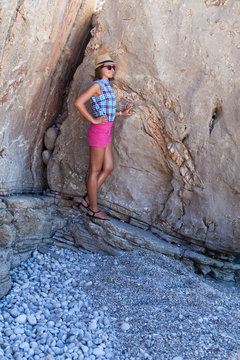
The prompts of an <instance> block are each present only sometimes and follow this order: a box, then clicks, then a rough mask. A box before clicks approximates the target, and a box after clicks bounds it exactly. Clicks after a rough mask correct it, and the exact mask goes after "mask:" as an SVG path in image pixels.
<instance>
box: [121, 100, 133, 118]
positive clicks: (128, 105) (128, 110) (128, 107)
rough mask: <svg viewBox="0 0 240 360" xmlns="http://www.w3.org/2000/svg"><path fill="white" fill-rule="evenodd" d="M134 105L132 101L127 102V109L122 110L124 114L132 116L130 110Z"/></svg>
mask: <svg viewBox="0 0 240 360" xmlns="http://www.w3.org/2000/svg"><path fill="white" fill-rule="evenodd" d="M133 107H134V105H133V103H132V102H129V103H127V105H126V106H125V109H124V110H123V111H122V116H131V115H132V114H131V113H130V111H131V110H132V108H133Z"/></svg>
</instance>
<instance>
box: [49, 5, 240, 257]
mask: <svg viewBox="0 0 240 360" xmlns="http://www.w3.org/2000/svg"><path fill="white" fill-rule="evenodd" d="M239 15H240V2H239V1H233V0H228V1H204V0H201V1H198V2H196V1H195V0H190V1H180V0H179V1H168V0H163V1H148V2H145V1H142V0H138V1H137V2H136V1H135V0H128V1H120V0H116V1H114V2H112V1H108V2H106V3H105V6H104V9H103V11H102V12H101V13H100V14H99V15H98V16H96V17H95V20H94V29H93V30H92V35H93V38H92V39H91V41H90V43H89V44H88V47H87V49H86V52H85V58H84V60H83V63H82V64H81V65H80V67H79V68H78V70H77V71H76V73H75V76H74V81H73V83H72V86H71V91H70V93H69V97H68V113H69V116H68V118H67V120H66V121H65V122H64V123H63V125H62V127H61V134H60V136H59V137H58V139H57V142H56V146H55V150H54V153H53V156H52V158H51V159H50V161H49V163H48V183H49V185H50V188H51V189H52V191H54V192H58V193H65V194H71V195H75V196H76V195H81V194H84V192H85V191H86V189H85V179H86V176H87V170H88V146H87V137H86V134H87V128H88V125H89V124H88V123H87V121H86V120H84V119H83V118H82V117H81V116H80V114H79V113H78V111H77V110H76V109H75V108H74V101H75V99H76V98H77V96H78V95H79V94H80V93H81V92H82V91H83V90H85V89H86V88H87V87H88V86H89V85H90V84H91V75H93V64H94V57H95V55H96V54H97V51H98V49H99V48H100V47H101V46H102V45H104V46H105V47H106V48H107V49H108V51H109V53H110V54H111V55H112V56H113V58H114V59H115V60H116V61H117V62H118V64H119V65H118V70H117V72H116V76H115V82H114V90H115V92H116V95H117V98H118V109H123V107H124V104H125V103H126V101H128V100H131V101H133V102H134V104H135V110H134V113H133V116H132V117H130V118H118V119H117V120H116V123H115V126H114V134H113V138H114V156H115V170H114V172H113V173H112V174H111V176H110V177H109V179H108V180H107V182H106V183H105V184H104V186H103V187H102V189H101V193H100V203H101V204H102V205H105V206H106V207H108V208H110V209H111V210H114V211H115V212H116V216H119V217H124V219H125V218H127V217H129V216H131V218H135V219H137V220H138V221H143V222H144V223H146V224H148V226H149V227H151V226H154V227H155V228H158V229H160V230H164V231H167V232H168V233H170V234H173V235H177V236H179V237H184V238H185V239H187V240H188V241H189V242H190V243H192V244H193V243H195V244H198V245H201V246H204V247H205V248H207V249H209V250H210V251H211V250H213V251H214V252H215V253H216V252H219V253H229V254H234V253H239V251H240V243H239V229H240V226H239V225H240V217H239V194H240V192H239V188H240V180H239V179H240V176H239V160H240V159H239V156H240V155H239V154H240V151H239V150H240V149H239V139H240V130H239V129H240V128H239V126H238V120H239V110H240V109H239V107H240V105H239V101H238V100H239V94H238V88H239V54H240V38H239V30H240V25H239V24H240V23H239ZM117 214H118V215H117Z"/></svg>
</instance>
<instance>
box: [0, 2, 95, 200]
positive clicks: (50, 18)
mask: <svg viewBox="0 0 240 360" xmlns="http://www.w3.org/2000/svg"><path fill="white" fill-rule="evenodd" d="M94 7H95V0H89V1H84V0H77V1H71V2H69V1H68V0H63V1H57V0H55V1H41V0H37V1H34V2H32V1H31V0H21V1H7V0H3V1H2V3H1V21H2V24H1V25H2V28H1V29H2V32H1V38H0V43H1V50H0V64H1V65H0V66H1V96H0V97H1V98H0V102H1V104H2V108H1V115H0V117H1V119H0V123H1V130H0V138H1V140H0V155H1V156H0V168H1V171H0V194H8V193H13V192H22V191H23V192H26V191H37V190H42V188H43V186H44V181H43V176H42V174H43V165H42V160H41V152H42V148H43V136H44V131H45V130H46V129H47V128H48V127H49V125H51V123H52V122H53V121H55V117H56V114H58V112H59V111H60V110H61V108H62V97H63V93H64V92H65V91H66V88H67V86H68V82H69V81H70V79H71V77H72V71H74V69H75V68H76V66H77V65H78V64H79V61H80V60H81V57H82V49H83V48H84V42H85V40H86V37H87V36H88V34H89V30H90V29H89V26H90V25H89V24H90V21H91V16H92V13H93V10H94ZM6 174H7V175H6Z"/></svg>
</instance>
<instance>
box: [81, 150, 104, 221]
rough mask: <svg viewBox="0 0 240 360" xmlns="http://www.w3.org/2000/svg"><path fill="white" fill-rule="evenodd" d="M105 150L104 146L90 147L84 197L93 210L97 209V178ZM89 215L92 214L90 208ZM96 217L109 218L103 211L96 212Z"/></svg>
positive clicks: (101, 167) (100, 170)
mask: <svg viewBox="0 0 240 360" xmlns="http://www.w3.org/2000/svg"><path fill="white" fill-rule="evenodd" d="M105 152H106V149H105V148H100V147H95V146H91V147H90V170H89V176H88V181H87V190H88V197H87V198H86V199H87V200H88V201H89V205H90V209H92V210H93V211H98V210H99V209H98V203H97V191H98V178H99V176H100V174H101V172H102V169H103V166H104V157H105ZM89 215H92V212H91V211H90V210H89ZM96 217H99V218H101V219H109V218H108V217H107V216H106V214H104V213H103V212H100V213H98V214H97V215H96Z"/></svg>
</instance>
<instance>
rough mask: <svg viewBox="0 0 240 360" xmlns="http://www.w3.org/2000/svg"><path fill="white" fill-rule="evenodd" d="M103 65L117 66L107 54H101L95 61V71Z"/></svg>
mask: <svg viewBox="0 0 240 360" xmlns="http://www.w3.org/2000/svg"><path fill="white" fill-rule="evenodd" d="M101 65H117V64H116V63H115V62H114V61H113V60H112V59H111V57H110V56H109V55H108V53H107V52H105V51H104V52H103V53H99V54H98V56H97V57H96V59H95V66H94V70H96V69H97V68H98V67H99V66H101Z"/></svg>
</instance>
